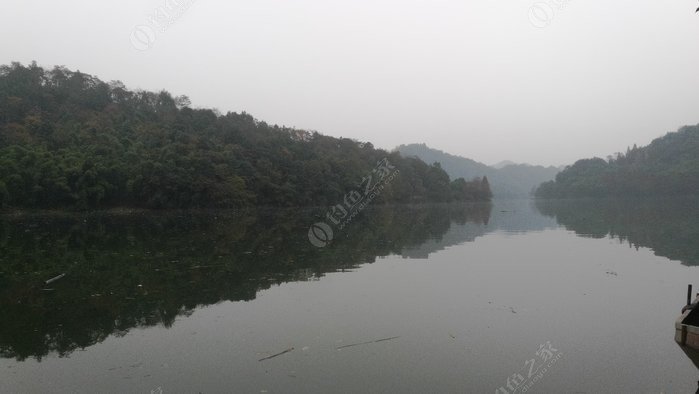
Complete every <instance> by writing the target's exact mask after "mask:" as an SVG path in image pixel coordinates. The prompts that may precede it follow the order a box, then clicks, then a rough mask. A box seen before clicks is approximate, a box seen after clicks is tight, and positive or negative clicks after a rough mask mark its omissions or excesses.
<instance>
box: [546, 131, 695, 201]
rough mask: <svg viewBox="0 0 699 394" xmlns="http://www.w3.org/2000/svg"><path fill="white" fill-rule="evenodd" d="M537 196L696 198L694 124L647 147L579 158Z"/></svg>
mask: <svg viewBox="0 0 699 394" xmlns="http://www.w3.org/2000/svg"><path fill="white" fill-rule="evenodd" d="M536 195H537V197H539V198H579V197H585V198H596V197H650V196H696V195H699V126H686V127H683V128H681V129H680V130H679V131H677V132H675V133H668V134H667V135H665V136H664V137H662V138H658V139H656V140H654V141H653V142H651V144H650V145H648V146H646V147H642V148H638V147H637V146H636V145H634V146H633V148H628V149H627V150H626V153H625V154H622V153H618V154H617V155H616V157H610V158H609V159H608V160H603V159H600V158H593V159H583V160H579V161H577V162H576V163H575V164H573V165H572V166H569V167H567V168H566V169H565V170H564V171H562V172H560V173H559V174H558V175H557V176H556V179H555V180H554V181H550V182H546V183H543V184H542V185H541V186H540V187H539V188H538V189H537V191H536Z"/></svg>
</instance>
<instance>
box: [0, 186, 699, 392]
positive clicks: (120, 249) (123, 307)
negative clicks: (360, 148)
mask: <svg viewBox="0 0 699 394" xmlns="http://www.w3.org/2000/svg"><path fill="white" fill-rule="evenodd" d="M325 215H326V209H280V210H275V209H257V210H251V211H245V212H229V211H226V212H222V211H205V212H155V213H145V214H144V213H137V214H116V213H91V214H82V215H61V214H51V215H46V214H43V215H39V214H34V215H9V216H8V215H6V216H3V217H0V316H2V320H1V323H0V392H2V393H20V392H21V393H23V392H36V393H44V392H80V393H96V392H97V393H107V392H114V393H126V392H133V393H198V392H202V393H226V392H235V393H308V392H340V393H355V392H396V393H425V392H460V393H461V392H473V393H481V392H488V393H493V392H495V393H511V392H515V391H516V392H531V393H538V392H569V393H676V392H682V393H689V392H694V391H695V390H696V389H697V379H699V373H698V372H699V371H697V368H696V367H695V366H694V364H693V362H692V360H691V359H690V358H689V357H688V356H687V355H686V354H685V353H684V352H683V350H682V348H680V347H679V346H678V345H677V344H676V343H675V342H674V321H675V319H676V318H677V316H678V315H679V313H680V309H681V308H682V306H683V305H684V302H685V298H686V287H687V285H688V284H689V283H693V282H694V283H695V284H696V285H699V281H696V282H695V280H697V279H699V271H698V270H697V265H699V242H698V240H699V207H698V206H697V204H696V202H695V201H684V200H673V201H650V202H639V201H635V202H634V201H577V202H574V201H567V202H566V201H550V202H534V201H496V202H494V203H493V204H475V205H463V204H462V205H422V206H421V205H411V206H370V207H367V208H366V209H365V210H364V211H363V212H361V214H360V215H358V216H357V217H356V218H355V219H354V220H353V221H352V222H351V223H348V224H347V225H346V226H345V227H344V228H342V229H340V228H337V227H334V228H333V230H334V231H333V234H332V238H333V239H332V241H330V242H329V243H327V244H326V245H325V246H324V247H317V246H314V245H312V244H311V242H309V226H311V225H312V224H313V223H317V222H322V221H327V220H326V216H325ZM63 274H65V276H61V275H63ZM52 279H55V280H53V281H51V280H52ZM47 281H49V283H46V282H47Z"/></svg>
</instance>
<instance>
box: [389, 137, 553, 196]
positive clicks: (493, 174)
mask: <svg viewBox="0 0 699 394" xmlns="http://www.w3.org/2000/svg"><path fill="white" fill-rule="evenodd" d="M396 150H397V151H398V152H400V153H401V154H402V155H403V156H404V157H417V158H419V159H421V160H423V161H425V162H426V163H435V162H437V163H440V164H441V166H442V168H444V170H445V171H446V172H447V174H449V176H451V177H453V178H458V177H461V178H465V179H471V178H473V177H477V176H487V177H488V179H489V181H490V187H491V188H492V190H493V195H494V196H495V198H522V197H529V196H531V194H532V191H533V190H534V189H535V188H536V187H537V186H539V185H540V184H541V183H542V182H546V181H549V180H552V179H553V178H554V177H555V176H556V173H558V171H559V169H558V168H556V167H543V166H533V165H528V164H514V163H512V162H508V161H505V162H502V163H498V164H497V165H495V166H488V165H486V164H483V163H479V162H477V161H475V160H471V159H468V158H465V157H461V156H454V155H451V154H448V153H445V152H442V151H440V150H437V149H432V148H430V147H428V146H427V145H425V144H410V145H401V146H399V147H397V148H396Z"/></svg>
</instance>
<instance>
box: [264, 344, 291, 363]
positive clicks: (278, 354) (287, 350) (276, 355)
mask: <svg viewBox="0 0 699 394" xmlns="http://www.w3.org/2000/svg"><path fill="white" fill-rule="evenodd" d="M292 350H294V348H293V347H291V348H288V349H286V350H284V351H283V352H281V353H277V354H273V355H271V356H269V357H265V358H261V359H259V360H258V361H265V360H269V359H270V358H275V357H278V356H281V355H282V354H286V353H289V352H290V351H292Z"/></svg>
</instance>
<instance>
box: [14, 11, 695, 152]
mask: <svg viewBox="0 0 699 394" xmlns="http://www.w3.org/2000/svg"><path fill="white" fill-rule="evenodd" d="M697 6H699V3H698V2H697V1H695V0H679V1H667V0H665V1H660V0H652V1H651V0H633V1H632V0H623V1H622V0H617V1H609V0H606V1H605V0H550V1H547V2H538V1H536V0H534V1H530V0H516V1H515V0H461V1H450V0H433V1H417V0H400V1H381V0H375V1H363V0H352V1H349V0H346V1H336V0H322V1H321V0H245V1H235V0H233V1H216V0H167V1H166V0H138V1H136V0H128V1H125V0H119V1H110V2H106V1H67V0H64V1H31V0H22V1H8V0H0V63H3V64H7V63H9V62H11V61H20V62H22V63H28V62H30V61H32V60H36V61H37V62H38V63H39V64H40V65H42V66H44V67H52V66H54V65H65V66H67V67H69V68H71V69H79V70H80V71H83V72H87V73H89V74H93V75H96V76H98V77H99V78H101V79H103V80H106V81H109V80H117V79H118V80H121V81H123V82H124V83H125V84H126V85H127V86H129V87H131V88H142V89H148V90H160V89H165V90H168V91H170V92H172V93H173V94H175V95H180V94H186V95H188V96H189V97H190V98H191V100H192V103H193V105H194V106H199V107H215V108H218V109H219V110H221V111H222V112H227V111H236V112H240V111H247V112H249V113H251V114H252V115H254V116H255V117H257V118H259V119H261V120H264V121H267V122H268V123H272V124H275V123H276V124H280V125H287V126H295V127H299V128H304V129H311V130H317V131H319V132H321V133H323V134H328V135H333V136H343V137H350V138H356V139H359V140H368V141H371V142H373V143H374V144H375V145H376V146H379V147H382V148H387V149H391V148H394V147H395V146H396V145H398V144H401V143H413V142H425V143H427V144H428V145H430V146H433V147H435V148H438V149H442V150H445V151H447V152H450V153H453V154H458V155H463V156H467V157H471V158H473V159H476V160H479V161H483V162H485V163H488V164H491V163H495V162H497V161H500V160H505V159H509V160H513V161H516V162H530V163H535V164H556V165H559V164H568V163H571V162H573V161H575V160H576V159H578V158H582V157H589V156H602V157H604V156H606V155H608V154H611V153H613V152H616V151H619V150H625V148H626V147H627V146H628V145H633V144H634V143H638V144H639V145H641V144H643V145H645V144H647V143H648V142H650V141H651V140H652V139H653V138H655V137H658V136H661V135H663V134H664V133H665V132H667V131H673V130H675V129H677V128H678V127H679V126H682V125H685V124H697V123H699V89H698V88H699V14H695V13H694V10H695V9H696V7H697ZM532 7H534V8H533V9H532ZM158 9H161V10H165V11H166V12H167V13H168V14H169V15H170V18H169V20H168V19H167V18H165V19H163V18H157V19H156V20H155V21H154V20H153V19H152V18H150V17H149V16H152V15H156V14H158V13H157V12H156V10H158ZM532 12H533V13H532ZM160 15H161V16H164V15H165V14H163V13H162V12H160Z"/></svg>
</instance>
